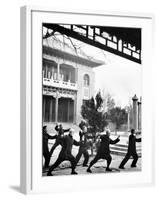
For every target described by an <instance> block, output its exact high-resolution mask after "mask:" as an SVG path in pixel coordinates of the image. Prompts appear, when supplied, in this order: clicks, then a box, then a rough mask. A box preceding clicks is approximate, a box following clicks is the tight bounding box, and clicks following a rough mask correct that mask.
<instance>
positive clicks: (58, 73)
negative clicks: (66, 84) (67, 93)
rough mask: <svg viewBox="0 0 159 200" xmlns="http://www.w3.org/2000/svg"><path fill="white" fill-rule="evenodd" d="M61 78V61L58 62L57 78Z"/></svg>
mask: <svg viewBox="0 0 159 200" xmlns="http://www.w3.org/2000/svg"><path fill="white" fill-rule="evenodd" d="M59 79H60V63H59V62H58V63H57V80H59Z"/></svg>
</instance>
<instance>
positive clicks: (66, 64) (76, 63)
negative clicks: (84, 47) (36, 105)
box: [42, 37, 104, 123]
mask: <svg viewBox="0 0 159 200" xmlns="http://www.w3.org/2000/svg"><path fill="white" fill-rule="evenodd" d="M103 64H104V63H103V62H102V61H98V60H95V59H90V58H89V57H87V56H86V55H84V54H83V55H82V54H80V53H77V52H75V50H74V49H73V48H71V47H69V46H68V45H66V44H64V43H62V42H59V41H56V40H55V39H53V38H51V37H50V38H47V39H43V70H42V77H43V122H69V123H79V121H80V120H81V114H80V112H81V105H82V104H83V103H84V101H86V100H88V99H90V98H91V97H92V96H94V92H95V91H94V89H95V73H94V71H93V68H94V67H98V66H100V65H103Z"/></svg>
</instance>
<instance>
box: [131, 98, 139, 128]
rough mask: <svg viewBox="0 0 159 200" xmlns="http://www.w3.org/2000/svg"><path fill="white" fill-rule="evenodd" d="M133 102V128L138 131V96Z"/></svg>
mask: <svg viewBox="0 0 159 200" xmlns="http://www.w3.org/2000/svg"><path fill="white" fill-rule="evenodd" d="M132 100H133V128H134V129H135V130H137V129H138V106H137V102H138V98H137V96H136V94H135V96H134V97H133V98H132Z"/></svg>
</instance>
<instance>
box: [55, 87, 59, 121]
mask: <svg viewBox="0 0 159 200" xmlns="http://www.w3.org/2000/svg"><path fill="white" fill-rule="evenodd" d="M58 101H59V92H58V91H56V96H55V122H56V123H57V122H58V107H59V102H58Z"/></svg>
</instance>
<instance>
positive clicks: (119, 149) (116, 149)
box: [110, 144, 141, 157]
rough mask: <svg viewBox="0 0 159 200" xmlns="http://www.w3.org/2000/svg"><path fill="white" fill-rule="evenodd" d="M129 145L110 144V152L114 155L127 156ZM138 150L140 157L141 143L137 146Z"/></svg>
mask: <svg viewBox="0 0 159 200" xmlns="http://www.w3.org/2000/svg"><path fill="white" fill-rule="evenodd" d="M127 149H128V145H126V144H116V145H110V152H111V153H112V154H114V155H120V156H125V155H126V153H127ZM136 151H137V154H138V156H139V157H141V145H139V146H137V147H136Z"/></svg>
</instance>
